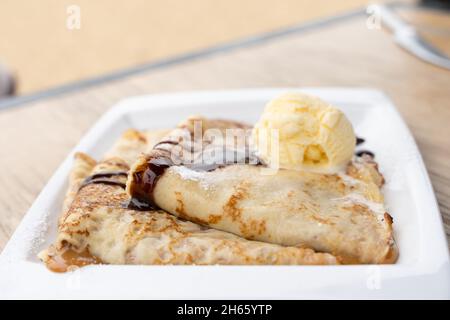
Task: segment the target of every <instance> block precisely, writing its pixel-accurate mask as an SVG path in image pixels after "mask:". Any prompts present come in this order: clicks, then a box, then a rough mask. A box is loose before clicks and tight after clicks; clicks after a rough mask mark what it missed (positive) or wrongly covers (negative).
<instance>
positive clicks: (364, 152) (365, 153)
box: [356, 150, 375, 158]
mask: <svg viewBox="0 0 450 320" xmlns="http://www.w3.org/2000/svg"><path fill="white" fill-rule="evenodd" d="M356 155H357V156H358V157H362V156H364V155H368V156H370V157H372V158H375V154H374V153H373V152H372V151H368V150H361V151H358V152H356Z"/></svg>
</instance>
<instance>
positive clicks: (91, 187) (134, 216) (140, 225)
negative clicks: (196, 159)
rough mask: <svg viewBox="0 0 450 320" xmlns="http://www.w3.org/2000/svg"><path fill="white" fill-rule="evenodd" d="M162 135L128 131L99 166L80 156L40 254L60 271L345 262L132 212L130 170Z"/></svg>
mask: <svg viewBox="0 0 450 320" xmlns="http://www.w3.org/2000/svg"><path fill="white" fill-rule="evenodd" d="M160 134H161V133H160V132H158V133H156V134H155V133H145V132H139V131H136V130H128V131H127V132H125V133H124V135H123V136H122V138H121V139H119V141H118V142H117V143H116V144H115V145H114V147H113V148H112V150H111V151H109V152H108V153H107V154H106V156H105V159H104V160H102V161H100V162H98V163H97V162H96V161H95V160H94V159H92V158H90V157H89V156H88V155H86V154H84V153H77V154H76V155H75V161H74V167H73V170H72V173H71V175H70V177H69V178H70V179H69V189H68V190H69V191H68V193H67V195H66V199H65V201H64V206H63V213H62V215H61V217H60V220H59V225H58V234H57V239H56V241H55V243H54V245H52V246H51V247H50V248H48V249H47V250H44V251H42V252H41V253H40V254H39V257H40V259H41V260H43V261H44V262H45V263H46V264H47V266H48V267H49V268H50V269H51V270H53V271H57V272H64V271H67V270H70V269H71V267H72V266H84V265H87V264H98V263H107V264H144V265H149V264H197V265H210V264H224V265H230V264H234V265H242V264H274V265H276V264H339V259H338V258H336V257H334V256H333V255H330V254H327V253H317V252H315V251H313V250H311V249H308V248H303V247H293V246H291V247H285V246H280V245H276V244H269V243H263V242H258V241H250V240H246V239H244V238H241V237H239V236H236V235H234V234H231V233H227V232H223V231H220V230H215V229H211V228H208V227H205V226H201V225H199V224H196V223H192V222H189V221H184V220H181V219H179V218H177V217H175V216H173V215H170V214H168V213H166V212H164V211H162V210H155V209H152V210H145V211H141V210H134V209H130V208H129V207H128V205H129V198H128V195H127V194H126V192H125V182H126V179H127V171H128V170H129V164H130V163H131V162H133V161H135V160H136V159H137V157H138V155H139V153H140V152H143V151H146V150H148V148H149V147H151V146H152V145H153V144H154V142H155V140H158V139H159V137H160Z"/></svg>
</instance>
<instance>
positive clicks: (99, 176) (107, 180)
mask: <svg viewBox="0 0 450 320" xmlns="http://www.w3.org/2000/svg"><path fill="white" fill-rule="evenodd" d="M115 176H123V177H127V176H128V173H127V172H126V171H109V172H100V173H96V174H93V175H92V176H89V177H87V178H86V179H85V180H84V181H83V183H82V184H81V186H80V189H81V188H84V187H85V186H87V185H89V184H94V183H101V184H108V185H112V186H119V187H121V188H124V189H125V187H126V185H125V183H123V182H120V181H116V180H113V179H111V178H112V177H115Z"/></svg>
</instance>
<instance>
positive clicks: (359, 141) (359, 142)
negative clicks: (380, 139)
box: [356, 137, 366, 146]
mask: <svg viewBox="0 0 450 320" xmlns="http://www.w3.org/2000/svg"><path fill="white" fill-rule="evenodd" d="M365 141H366V139H364V138H360V137H356V145H357V146H359V145H360V144H363V143H364V142H365Z"/></svg>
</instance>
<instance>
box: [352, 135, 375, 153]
mask: <svg viewBox="0 0 450 320" xmlns="http://www.w3.org/2000/svg"><path fill="white" fill-rule="evenodd" d="M365 141H366V139H364V138H360V137H356V145H357V146H358V145H360V144H363V143H364V142H365ZM355 155H356V156H358V157H362V156H363V155H368V156H370V157H372V158H375V154H374V153H373V152H372V151H368V150H360V151H357V152H355Z"/></svg>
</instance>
